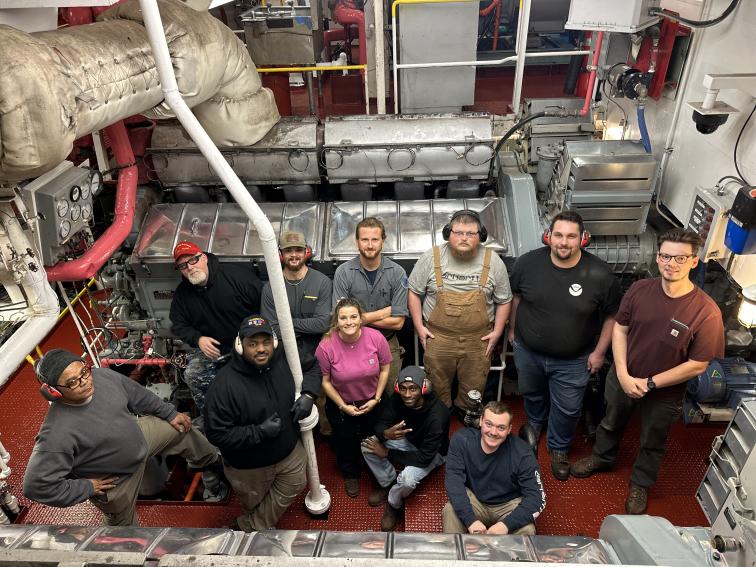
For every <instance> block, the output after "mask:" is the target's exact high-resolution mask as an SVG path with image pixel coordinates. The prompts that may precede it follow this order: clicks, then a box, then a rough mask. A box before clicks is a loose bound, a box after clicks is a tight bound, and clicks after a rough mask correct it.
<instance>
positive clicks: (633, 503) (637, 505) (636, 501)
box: [625, 482, 648, 515]
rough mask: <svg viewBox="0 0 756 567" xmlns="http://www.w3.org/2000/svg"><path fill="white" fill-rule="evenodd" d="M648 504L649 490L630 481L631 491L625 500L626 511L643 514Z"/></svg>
mask: <svg viewBox="0 0 756 567" xmlns="http://www.w3.org/2000/svg"><path fill="white" fill-rule="evenodd" d="M647 505H648V490H647V489H645V488H643V487H642V486H638V485H637V484H633V483H632V482H631V483H630V492H628V494H627V500H625V512H627V513H628V514H634V515H637V514H643V513H644V512H645V511H646V506H647Z"/></svg>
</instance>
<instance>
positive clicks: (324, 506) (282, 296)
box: [139, 0, 330, 513]
mask: <svg viewBox="0 0 756 567" xmlns="http://www.w3.org/2000/svg"><path fill="white" fill-rule="evenodd" d="M139 6H140V8H141V10H142V14H143V17H144V25H145V28H146V29H147V34H148V37H149V40H150V45H151V47H152V52H153V55H154V57H155V63H156V66H157V70H158V75H159V77H160V82H161V87H162V90H163V94H164V96H165V102H166V104H168V106H169V107H170V108H171V110H172V111H173V112H174V113H175V115H176V118H177V119H178V120H179V122H180V123H181V125H182V126H183V127H184V129H185V130H186V132H187V134H188V135H189V137H190V138H191V139H192V141H193V142H194V143H195V144H196V145H197V148H198V149H199V150H200V151H201V152H202V155H204V156H205V158H207V161H208V163H209V165H210V167H211V168H212V170H213V171H214V172H215V174H216V175H217V176H218V177H219V178H220V179H221V181H223V184H224V185H225V186H226V187H227V188H228V190H229V192H230V193H231V195H232V196H233V197H234V199H235V200H236V202H237V203H238V204H239V206H240V207H241V209H242V210H243V211H244V212H245V213H246V215H247V216H248V217H249V219H250V220H251V221H252V224H253V225H254V227H255V229H256V230H257V232H258V235H259V238H260V243H261V244H262V250H263V257H264V259H265V265H266V266H267V267H268V276H269V278H270V288H271V291H272V292H273V303H274V304H275V308H276V314H277V315H278V325H279V327H280V329H281V338H282V341H283V344H284V352H285V354H286V360H287V362H288V363H289V368H291V373H292V375H293V376H294V384H295V390H296V393H295V396H298V395H299V394H300V392H301V388H302V367H301V365H300V363H299V353H298V350H297V341H296V338H295V336H294V324H293V322H292V320H291V312H290V310H289V300H288V297H287V295H286V284H285V282H284V277H283V270H282V268H281V262H280V259H279V252H278V243H277V239H276V234H275V232H274V231H273V226H272V225H271V224H270V221H269V220H268V218H267V217H266V216H265V214H264V213H263V211H262V209H260V207H259V205H258V204H257V203H256V202H255V200H254V199H253V198H252V196H251V195H250V194H249V192H248V191H247V189H246V187H245V186H244V184H243V183H242V182H241V181H240V180H239V178H238V177H237V175H236V173H234V170H233V169H232V168H231V166H230V165H229V163H228V162H227V161H226V159H225V158H224V157H223V155H222V154H221V153H220V151H219V150H218V148H217V147H216V145H215V144H214V143H213V141H212V140H211V139H210V136H208V134H207V132H205V130H204V129H203V128H202V126H201V125H200V123H199V121H198V120H197V119H196V117H195V116H194V114H193V113H192V111H191V110H190V109H189V107H188V106H187V105H186V103H185V102H184V100H183V98H182V97H181V94H180V92H179V90H178V85H177V84H176V77H175V75H174V73H173V64H172V62H171V56H170V53H169V52H168V45H167V44H166V40H165V33H164V31H163V23H162V20H161V17H160V11H159V10H158V6H157V2H156V0H139ZM292 402H293V400H292ZM313 409H314V407H313ZM313 414H315V415H316V414H317V410H316V409H314V411H313ZM313 414H311V416H312V415H313ZM302 441H303V444H304V445H305V450H306V452H307V454H308V463H307V469H308V480H309V483H310V494H309V495H308V497H307V498H306V501H307V500H308V499H309V503H310V506H309V507H308V509H309V510H310V511H311V512H312V513H323V512H325V511H327V510H328V508H330V495H329V494H328V492H327V491H325V490H323V487H322V486H321V485H320V474H319V472H318V467H317V460H316V459H315V443H314V441H313V438H312V431H311V430H307V431H303V432H302Z"/></svg>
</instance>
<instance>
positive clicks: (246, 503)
mask: <svg viewBox="0 0 756 567" xmlns="http://www.w3.org/2000/svg"><path fill="white" fill-rule="evenodd" d="M306 469H307V454H306V453H305V450H304V447H303V446H302V442H301V441H297V444H296V445H295V446H294V450H293V451H292V452H291V453H289V455H288V456H287V457H284V458H283V459H282V460H280V461H278V462H277V463H275V464H273V465H270V466H267V467H260V468H257V469H236V468H234V467H231V466H229V465H224V466H223V470H224V472H225V473H226V478H227V479H228V482H229V483H231V487H232V488H233V489H234V492H236V494H237V496H238V497H239V502H240V503H241V507H242V512H244V513H243V514H242V515H241V516H239V517H238V518H237V519H236V521H237V523H238V524H239V527H240V528H241V529H242V530H244V531H245V532H251V531H261V530H269V529H271V528H274V527H276V522H278V520H279V519H280V518H281V516H283V514H284V512H286V509H287V508H288V507H289V506H290V505H291V503H292V502H294V500H295V499H296V497H297V496H298V495H299V493H300V492H302V490H303V489H304V487H305V486H307V474H306Z"/></svg>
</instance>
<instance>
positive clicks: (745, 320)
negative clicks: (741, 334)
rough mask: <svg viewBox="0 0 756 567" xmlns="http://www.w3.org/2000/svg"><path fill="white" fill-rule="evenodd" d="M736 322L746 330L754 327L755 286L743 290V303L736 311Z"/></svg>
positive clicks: (755, 311)
mask: <svg viewBox="0 0 756 567" xmlns="http://www.w3.org/2000/svg"><path fill="white" fill-rule="evenodd" d="M738 322H739V323H740V324H741V325H743V326H744V327H745V328H746V329H752V328H754V327H756V284H753V285H749V286H748V287H747V288H745V289H744V290H743V302H742V303H741V304H740V309H738Z"/></svg>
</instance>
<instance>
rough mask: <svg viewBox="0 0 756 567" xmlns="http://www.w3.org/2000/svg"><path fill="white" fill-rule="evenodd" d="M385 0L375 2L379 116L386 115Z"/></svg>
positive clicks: (374, 17)
mask: <svg viewBox="0 0 756 567" xmlns="http://www.w3.org/2000/svg"><path fill="white" fill-rule="evenodd" d="M384 9H385V4H384V3H383V0H373V19H374V20H375V29H374V30H373V33H374V34H375V41H374V42H373V45H374V46H375V98H376V102H377V103H378V109H377V110H378V114H386V46H385V41H384V35H383V13H384V12H383V11H384Z"/></svg>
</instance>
